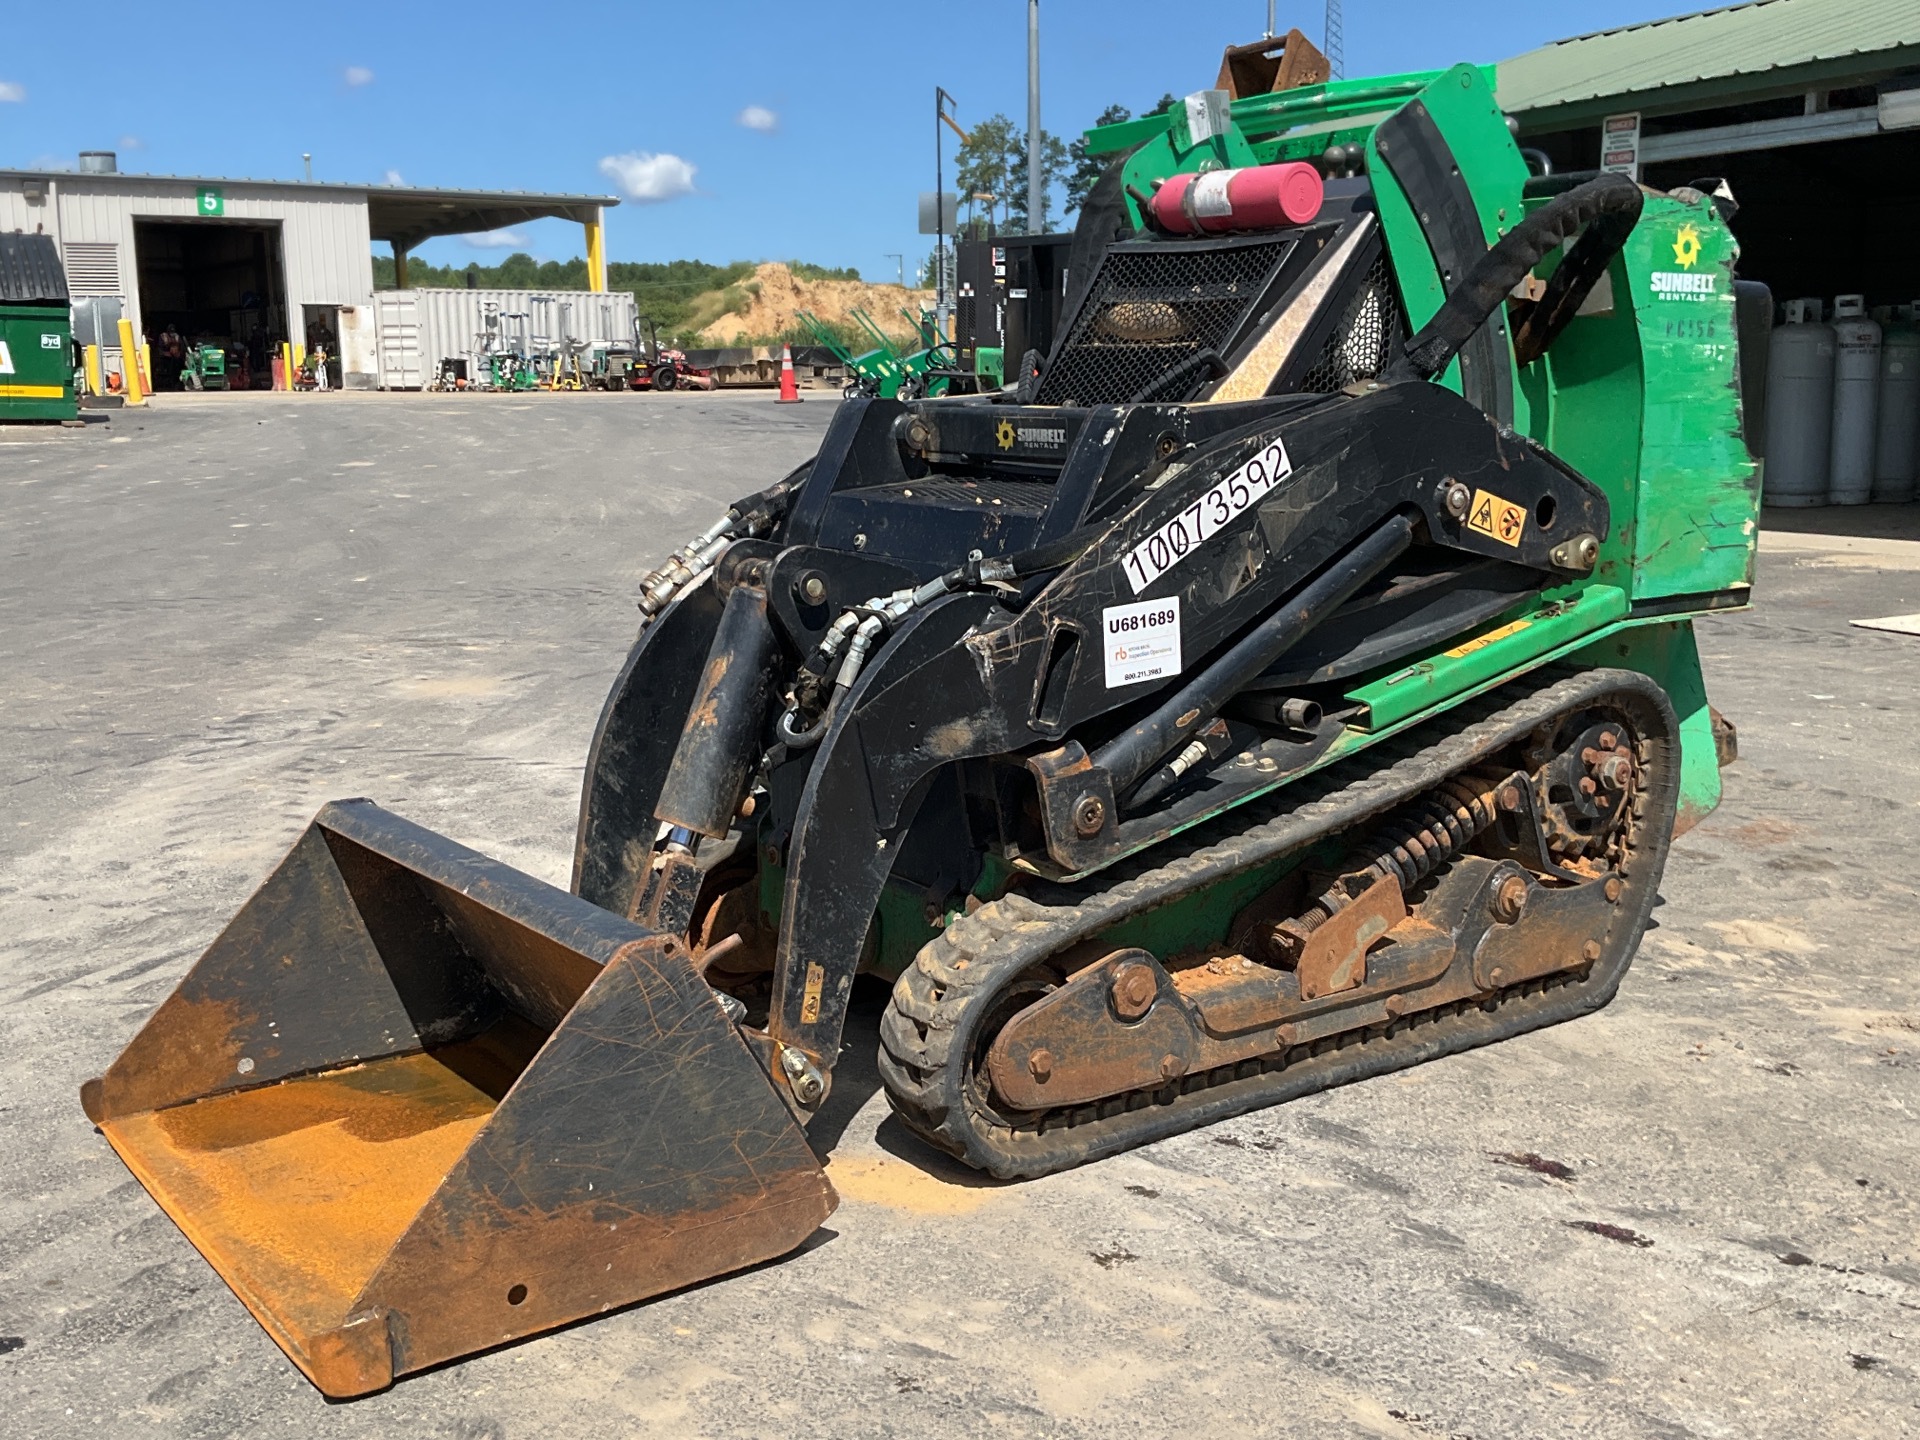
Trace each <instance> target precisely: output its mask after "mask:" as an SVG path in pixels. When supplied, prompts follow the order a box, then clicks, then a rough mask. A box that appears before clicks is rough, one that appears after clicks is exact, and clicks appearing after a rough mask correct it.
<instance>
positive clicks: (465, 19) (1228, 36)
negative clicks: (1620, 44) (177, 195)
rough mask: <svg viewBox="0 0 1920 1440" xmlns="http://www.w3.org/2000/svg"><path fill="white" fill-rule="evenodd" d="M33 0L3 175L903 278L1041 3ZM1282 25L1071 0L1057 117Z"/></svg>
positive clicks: (1443, 52) (509, 243)
mask: <svg viewBox="0 0 1920 1440" xmlns="http://www.w3.org/2000/svg"><path fill="white" fill-rule="evenodd" d="M1686 8H1689V7H1688V6H1686V4H1685V3H1684V0H1532V3H1530V4H1525V5H1515V4H1514V3H1512V0H1445V3H1442V0H1347V4H1346V62H1347V66H1346V68H1347V73H1348V74H1349V75H1360V74H1367V73H1387V72H1392V71H1396V70H1411V69H1419V68H1423V67H1432V66H1441V65H1446V64H1451V63H1453V62H1455V61H1458V60H1474V61H1491V60H1498V59H1502V58H1504V57H1506V56H1508V55H1512V54H1515V53H1518V52H1519V51H1522V50H1525V49H1529V48H1531V47H1532V46H1534V45H1538V44H1541V43H1543V42H1545V41H1547V40H1551V39H1555V38H1558V37H1561V36H1565V35H1570V34H1576V33H1581V32H1584V31H1589V30H1594V29H1599V28H1603V27H1606V26H1610V25H1620V24H1628V23H1632V22H1634V21H1638V20H1645V19H1650V18H1653V17H1656V16H1660V15H1666V14H1672V13H1675V12H1676V11H1679V10H1684V9H1686ZM9 9H10V11H11V12H12V13H9V14H8V16H7V20H6V36H7V38H6V44H5V45H4V46H3V47H0V166H6V167H20V166H50V165H53V164H62V165H68V166H71V165H72V164H73V163H74V162H73V157H74V156H75V155H76V153H77V152H78V151H80V150H82V149H118V150H119V152H120V163H121V167H122V168H123V169H127V170H146V171H154V172H160V173H170V174H193V175H226V176H258V177H275V178H297V177H298V176H299V175H300V169H301V161H300V156H301V153H302V152H303V151H311V152H312V154H313V171H314V176H315V178H316V179H323V180H379V179H381V178H383V177H385V176H388V175H389V174H390V173H391V174H393V175H397V176H398V177H400V178H401V179H402V180H403V181H404V182H405V183H408V184H417V185H437V186H453V187H469V186H470V187H474V188H483V189H528V190H546V191H566V192H587V193H617V192H619V191H621V190H622V189H623V188H624V189H625V190H626V191H627V192H628V194H629V195H630V196H631V195H632V194H634V193H638V194H642V195H645V194H650V193H659V194H663V195H667V196H670V197H671V198H665V199H661V200H657V201H655V202H653V203H645V204H643V203H637V202H636V201H635V200H634V199H632V198H628V199H627V200H626V201H625V202H624V203H622V204H621V205H620V207H619V208H618V209H616V210H613V211H612V212H610V214H609V218H608V253H609V255H610V257H611V258H613V259H616V260H671V259H676V258H683V257H684V258H697V259H703V260H712V261H727V260H735V259H748V260H759V259H787V258H800V259H806V260H812V261H815V262H818V263H820V264H825V265H855V266H858V267H859V268H860V270H861V271H862V272H863V273H864V274H865V275H866V276H867V277H868V278H870V279H880V278H888V277H891V275H892V274H893V272H894V266H895V262H894V261H893V260H892V259H891V258H889V252H898V253H903V254H905V255H906V256H907V266H908V268H909V269H911V268H912V266H913V265H914V264H915V262H916V260H917V259H918V258H919V257H921V256H924V255H925V254H926V252H927V250H928V249H929V248H930V245H929V243H928V242H927V241H926V240H924V239H922V238H921V237H920V236H919V235H917V234H916V233H915V224H914V203H915V196H916V194H917V192H919V191H921V190H931V189H932V188H933V143H932V142H933V130H932V126H933V121H932V95H933V86H934V84H935V83H936V82H937V83H939V84H942V85H944V86H945V87H946V88H947V90H948V91H949V92H950V93H952V94H953V95H954V96H955V97H957V99H958V101H959V111H958V114H959V118H960V122H961V123H962V124H963V125H970V124H971V123H973V122H974V121H977V120H979V119H981V118H983V117H985V116H987V115H990V114H992V113H993V112H995V111H1004V112H1005V113H1007V114H1009V115H1013V116H1015V117H1020V116H1023V115H1024V113H1025V104H1026V100H1025V91H1026V48H1025V45H1026V41H1025V37H1026V11H1027V7H1026V4H1025V0H974V3H973V4H972V6H971V7H968V6H964V5H956V4H953V3H950V0H949V3H942V4H940V5H937V6H935V5H922V4H903V3H899V0H894V3H888V4H874V3H867V0H836V3H832V4H826V5H822V4H817V3H806V0H789V3H779V4H758V3H728V0H706V3H685V0H679V3H675V0H667V3H660V0H632V3H627V4H622V5H616V6H587V7H581V6H557V5H556V6H533V5H528V4H525V3H521V4H516V5H511V6H509V5H506V4H500V3H495V0H468V3H465V4H461V5H457V6H447V5H434V6H401V5H388V6H382V7H379V8H375V7H373V6H367V5H356V4H351V3H349V4H346V5H336V6H333V7H324V6H317V5H313V4H295V5H254V6H246V7H236V6H233V5H231V4H220V5H215V4H210V3H202V0H165V3H152V0H147V3H142V4H139V5H130V4H123V3H119V0H109V3H101V4H96V5H93V6H91V7H85V14H86V17H87V18H86V22H85V24H84V25H83V26H81V27H80V29H79V30H76V28H75V20H74V17H75V16H76V15H77V14H79V13H80V12H79V11H75V10H73V9H72V8H71V7H62V6H57V5H35V6H25V5H21V6H11V7H9ZM956 14H965V15H966V17H967V18H966V19H965V20H964V22H961V23H958V24H956V23H955V22H954V20H953V17H954V16H955V15H956ZM1279 17H1280V19H1279V24H1280V27H1281V28H1282V29H1285V28H1286V27H1287V26H1288V25H1289V24H1298V25H1299V26H1300V28H1301V29H1302V30H1304V31H1306V32H1307V34H1308V35H1309V37H1310V38H1312V39H1314V40H1316V41H1318V40H1319V38H1320V31H1321V23H1322V20H1321V17H1322V5H1321V4H1320V3H1319V0H1314V3H1310V4H1294V5H1289V4H1286V3H1282V4H1281V5H1280V7H1279ZM1265 18H1266V6H1265V4H1264V0H1198V3H1196V0H1184V3H1182V0H1042V3H1041V27H1042V33H1041V65H1042V74H1041V80H1042V92H1043V99H1042V106H1043V111H1044V115H1043V119H1044V121H1045V123H1046V126H1047V128H1048V129H1050V130H1053V131H1054V132H1056V133H1058V134H1060V135H1062V136H1063V137H1070V136H1071V135H1073V134H1076V133H1078V132H1079V131H1080V130H1081V129H1083V128H1084V127H1085V126H1086V125H1087V124H1088V123H1089V122H1091V120H1092V119H1093V117H1094V116H1095V115H1097V114H1098V113H1099V111H1100V110H1101V109H1102V108H1103V107H1105V106H1106V105H1108V104H1110V103H1113V102H1116V101H1117V102H1119V103H1121V104H1125V105H1129V106H1131V107H1133V108H1134V109H1136V110H1138V109H1140V108H1142V107H1143V106H1147V105H1151V103H1152V102H1153V101H1154V100H1155V99H1157V98H1158V97H1159V96H1160V95H1161V94H1162V93H1163V92H1165V91H1169V90H1171V91H1174V92H1176V93H1181V94H1184V93H1186V92H1188V91H1190V90H1195V89H1198V88H1200V87H1201V86H1203V85H1207V84H1211V83H1212V80H1213V77H1214V74H1215V72H1216V70H1217V69H1218V67H1219V59H1220V49H1221V46H1222V45H1223V44H1225V43H1227V42H1228V41H1239V40H1247V39H1253V38H1255V37H1257V36H1258V35H1259V34H1260V32H1261V30H1262V29H1263V28H1264V25H1265ZM948 27H951V29H949V28H948ZM530 28H533V29H537V30H538V31H539V32H540V33H539V34H538V35H537V36H527V37H526V38H519V37H521V36H523V35H525V32H526V31H527V30H528V29H530ZM82 31H84V32H85V33H86V34H88V35H91V36H93V37H94V39H93V40H91V41H87V40H83V39H82V35H81V32H82ZM943 33H946V34H951V35H952V40H951V42H950V43H948V44H947V45H945V47H944V53H942V45H941V39H942V35H943ZM743 122H744V123H743ZM949 138H950V137H949ZM951 154H952V152H951V149H950V148H949V150H948V155H949V157H951ZM484 238H489V239H492V240H494V241H500V240H502V239H503V238H504V240H505V245H504V246H501V245H493V246H489V245H486V244H481V243H475V242H474V241H470V240H465V239H454V240H442V241H435V242H433V243H432V244H431V245H429V246H428V247H426V248H425V249H424V251H423V253H424V254H426V255H428V256H430V257H431V258H433V259H434V260H436V261H440V262H443V263H444V262H457V263H462V264H464V263H465V262H466V261H467V260H469V259H480V260H482V261H483V262H490V261H491V260H493V259H495V258H498V257H499V256H501V255H504V254H505V253H507V249H509V248H521V249H526V250H529V251H531V252H532V253H534V254H536V255H538V256H540V257H541V258H543V259H564V258H566V257H569V256H572V255H575V254H578V253H580V250H581V241H580V230H579V227H577V226H573V225H567V224H563V223H561V222H558V221H542V222H539V223H537V224H533V225H529V226H525V227H520V228H519V229H517V230H516V231H515V232H514V233H513V235H512V236H510V237H499V236H495V237H484ZM516 241H517V242H518V243H517V244H516V243H515V242H516Z"/></svg>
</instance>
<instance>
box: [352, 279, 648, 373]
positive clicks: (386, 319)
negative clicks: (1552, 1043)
mask: <svg viewBox="0 0 1920 1440" xmlns="http://www.w3.org/2000/svg"><path fill="white" fill-rule="evenodd" d="M379 316H380V323H381V326H382V329H383V332H384V331H386V330H390V329H392V328H394V327H395V326H408V325H411V326H413V327H415V331H416V333H417V335H418V341H417V345H418V348H417V350H415V351H414V352H413V353H414V354H415V355H417V357H418V358H417V360H416V361H415V362H414V363H415V364H417V365H418V366H419V367H420V370H414V369H411V368H410V367H409V366H408V365H406V364H404V363H402V362H401V360H400V359H399V357H400V356H402V355H403V354H404V353H405V352H406V350H407V349H408V348H409V347H411V346H412V345H413V344H414V343H415V342H414V341H412V340H408V341H407V343H406V345H400V344H395V343H390V342H389V341H388V339H387V338H386V336H385V334H384V333H383V336H382V341H381V346H380V351H381V375H380V384H381V385H382V387H384V388H386V389H405V388H409V387H410V386H414V385H418V384H420V383H421V382H420V379H419V378H418V377H419V374H420V371H421V370H424V372H425V373H426V375H427V376H428V377H431V376H433V375H435V374H438V373H439V370H440V362H441V361H442V360H446V359H463V358H464V359H465V360H466V361H467V367H468V373H469V374H474V373H477V372H478V370H479V368H480V357H481V356H482V355H483V354H484V353H485V352H486V349H487V336H488V334H489V333H493V334H497V335H498V336H499V337H500V339H501V342H502V343H503V344H505V345H506V346H507V348H509V349H514V350H529V349H530V351H531V353H535V354H541V353H544V352H545V351H546V350H547V349H548V348H549V347H550V346H553V345H557V344H558V343H559V342H560V340H561V339H562V338H563V337H564V338H570V339H573V340H618V341H622V342H624V343H627V344H631V343H633V338H634V304H633V295H632V293H631V292H630V291H625V290H614V291H608V292H607V293H605V294H598V293H593V292H590V291H585V290H561V291H551V290H548V291H541V290H383V291H382V292H381V293H380V305H379ZM490 318H491V322H492V323H491V326H490V325H489V319H490ZM390 356H391V357H394V358H393V359H392V360H391V361H390V360H389V357H390Z"/></svg>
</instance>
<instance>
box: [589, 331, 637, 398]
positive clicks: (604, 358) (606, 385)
mask: <svg viewBox="0 0 1920 1440" xmlns="http://www.w3.org/2000/svg"><path fill="white" fill-rule="evenodd" d="M634 355H635V351H634V347H633V346H631V345H628V344H624V343H623V342H621V341H618V340H597V341H595V342H594V343H593V345H592V347H591V348H590V349H589V350H588V352H587V384H588V385H590V386H592V387H593V388H594V389H595V390H627V389H630V388H632V382H633V377H634Z"/></svg>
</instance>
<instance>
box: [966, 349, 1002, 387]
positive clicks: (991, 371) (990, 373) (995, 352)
mask: <svg viewBox="0 0 1920 1440" xmlns="http://www.w3.org/2000/svg"><path fill="white" fill-rule="evenodd" d="M973 373H974V374H976V375H978V376H979V377H980V378H981V379H982V380H983V381H985V382H986V383H987V384H988V385H990V386H991V387H992V388H993V389H995V390H998V389H999V388H1000V387H1001V386H1003V385H1005V384H1006V383H1007V353H1006V351H1005V349H1003V348H1002V347H1001V346H998V345H981V346H979V347H977V348H976V349H975V350H974V352H973Z"/></svg>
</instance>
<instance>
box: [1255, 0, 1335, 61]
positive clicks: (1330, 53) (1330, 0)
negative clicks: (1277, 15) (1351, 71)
mask: <svg viewBox="0 0 1920 1440" xmlns="http://www.w3.org/2000/svg"><path fill="white" fill-rule="evenodd" d="M1267 13H1268V14H1269V15H1271V14H1272V13H1273V7H1272V6H1271V5H1269V6H1268V7H1267ZM1269 28H1271V22H1269ZM1321 38H1322V39H1323V40H1324V41H1325V43H1324V44H1323V45H1321V47H1320V49H1321V50H1322V51H1323V52H1324V53H1325V55H1326V57H1327V69H1328V70H1329V71H1330V72H1331V73H1332V76H1333V78H1334V79H1335V80H1338V79H1340V78H1341V77H1342V76H1344V75H1345V74H1346V70H1347V66H1346V57H1345V56H1344V55H1343V54H1342V53H1341V52H1342V51H1343V50H1344V49H1345V48H1346V38H1347V37H1346V30H1345V27H1344V26H1343V25H1342V24H1341V19H1340V0H1327V21H1326V30H1325V32H1324V34H1323V35H1322V36H1321Z"/></svg>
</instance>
